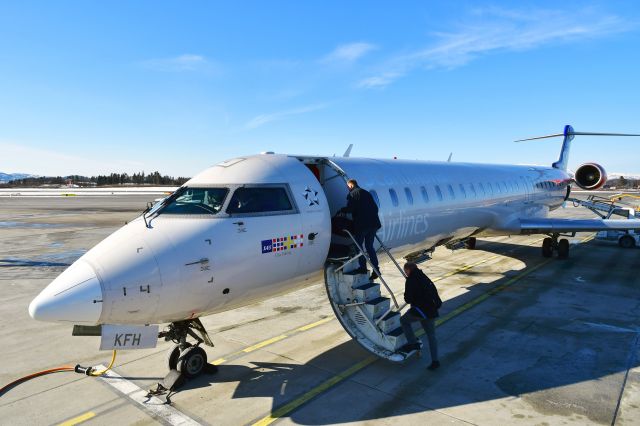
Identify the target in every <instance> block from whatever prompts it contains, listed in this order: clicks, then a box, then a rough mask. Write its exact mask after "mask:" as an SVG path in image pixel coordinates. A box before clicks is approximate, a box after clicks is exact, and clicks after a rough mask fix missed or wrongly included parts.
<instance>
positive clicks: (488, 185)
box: [487, 182, 493, 195]
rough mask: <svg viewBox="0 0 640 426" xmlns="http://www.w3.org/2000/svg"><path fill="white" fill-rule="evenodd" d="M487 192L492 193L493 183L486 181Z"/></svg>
mask: <svg viewBox="0 0 640 426" xmlns="http://www.w3.org/2000/svg"><path fill="white" fill-rule="evenodd" d="M487 194H488V195H493V185H491V182H487Z"/></svg>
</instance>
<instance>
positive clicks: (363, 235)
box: [340, 179, 382, 280]
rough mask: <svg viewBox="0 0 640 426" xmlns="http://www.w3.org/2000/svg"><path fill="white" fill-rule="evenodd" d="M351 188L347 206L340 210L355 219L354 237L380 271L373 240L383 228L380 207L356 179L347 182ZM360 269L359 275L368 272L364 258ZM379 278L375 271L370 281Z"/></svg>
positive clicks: (361, 258) (360, 260) (361, 260)
mask: <svg viewBox="0 0 640 426" xmlns="http://www.w3.org/2000/svg"><path fill="white" fill-rule="evenodd" d="M347 186H348V187H349V194H348V195H347V206H346V207H343V208H342V209H340V211H341V212H343V213H351V216H352V218H353V237H354V238H355V239H356V242H357V243H358V245H360V247H362V243H363V242H364V248H365V250H366V251H367V254H368V255H369V259H370V260H371V263H372V264H373V266H375V269H376V270H379V269H378V257H377V256H376V251H375V249H374V248H373V240H374V239H375V236H376V232H377V231H378V229H380V228H382V224H381V223H380V218H378V205H377V204H376V202H375V201H374V200H373V197H372V196H371V194H370V193H369V191H366V190H364V189H362V188H360V187H359V186H358V182H356V180H355V179H349V180H348V181H347ZM358 260H359V262H360V268H359V269H358V270H357V272H359V273H366V272H367V261H366V260H365V258H364V256H361V257H360V258H359V259H358ZM376 278H378V274H376V271H375V270H374V271H373V273H372V274H371V277H370V279H372V280H374V279H376Z"/></svg>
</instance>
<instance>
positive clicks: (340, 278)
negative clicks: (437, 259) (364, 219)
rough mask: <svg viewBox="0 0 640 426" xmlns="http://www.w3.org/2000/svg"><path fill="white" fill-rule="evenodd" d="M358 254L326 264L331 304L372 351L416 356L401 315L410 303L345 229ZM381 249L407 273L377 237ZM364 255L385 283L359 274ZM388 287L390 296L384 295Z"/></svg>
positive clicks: (394, 358)
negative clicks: (402, 301) (399, 295)
mask: <svg viewBox="0 0 640 426" xmlns="http://www.w3.org/2000/svg"><path fill="white" fill-rule="evenodd" d="M344 232H345V234H347V235H348V236H349V237H350V238H351V240H352V242H353V244H354V246H355V247H356V254H355V255H354V256H347V257H341V258H329V259H328V261H327V264H326V265H325V285H326V289H327V295H328V296H329V300H330V302H331V307H332V308H333V311H334V313H335V315H336V317H337V318H338V321H339V322H340V324H341V325H342V326H343V327H344V329H345V330H346V331H347V333H348V334H349V335H350V336H351V337H352V338H353V339H354V340H355V341H356V342H358V344H360V345H361V346H362V347H363V348H365V349H366V350H368V351H369V352H371V353H373V354H374V355H377V356H379V357H381V358H385V359H388V360H390V361H394V362H401V361H404V360H406V359H407V358H409V357H411V356H412V355H414V354H415V353H416V352H418V351H416V350H410V351H406V350H403V347H404V346H405V345H406V344H407V339H406V337H405V335H404V332H403V331H402V327H401V325H400V316H401V314H402V310H403V309H404V308H405V306H406V304H402V305H400V304H398V301H397V299H396V297H395V295H394V294H393V291H392V290H391V289H390V288H389V286H388V284H387V282H386V281H385V278H384V277H383V276H382V275H381V274H380V271H379V270H378V269H377V268H376V267H375V266H373V264H372V263H371V260H370V259H369V256H368V255H367V253H366V251H365V250H364V248H363V247H361V246H360V245H359V244H358V243H357V242H356V241H355V239H354V238H353V235H352V234H351V233H350V232H349V231H347V230H345V231H344ZM376 239H377V240H378V243H379V244H380V249H381V251H383V252H384V253H385V254H386V255H387V256H389V258H390V259H391V261H392V262H393V263H394V264H395V266H396V267H397V268H398V270H399V271H400V273H401V274H402V276H403V277H404V278H406V275H405V273H404V271H403V270H402V268H401V267H400V265H399V264H398V262H397V261H396V260H395V259H394V257H393V256H392V255H391V253H390V252H389V251H388V250H387V248H386V247H385V246H384V244H383V243H382V241H381V240H380V239H379V238H378V237H377V236H376ZM360 257H364V258H365V259H366V261H367V264H368V265H369V266H370V267H371V268H372V269H373V271H374V272H375V273H376V274H377V275H378V279H379V280H380V282H381V284H379V283H376V282H373V281H372V280H370V279H369V277H368V273H366V272H365V273H358V272H357V270H358V266H359V264H358V260H359V258H360ZM382 287H384V289H385V291H386V294H387V295H388V297H387V296H383V295H382V292H381V290H382Z"/></svg>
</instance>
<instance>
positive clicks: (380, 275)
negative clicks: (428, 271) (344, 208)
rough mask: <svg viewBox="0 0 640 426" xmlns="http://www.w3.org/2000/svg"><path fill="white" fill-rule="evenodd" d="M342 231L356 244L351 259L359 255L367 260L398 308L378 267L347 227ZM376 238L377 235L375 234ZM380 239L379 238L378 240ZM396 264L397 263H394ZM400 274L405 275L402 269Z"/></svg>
mask: <svg viewBox="0 0 640 426" xmlns="http://www.w3.org/2000/svg"><path fill="white" fill-rule="evenodd" d="M343 231H344V232H346V233H347V235H349V238H351V241H353V243H354V244H355V245H356V247H357V248H358V251H359V253H358V255H357V256H355V257H354V258H353V259H356V258H358V257H360V256H364V258H365V260H366V261H367V263H368V264H369V265H371V269H373V271H374V272H375V273H376V274H377V275H378V278H379V279H380V281H381V282H382V284H383V285H384V288H386V289H387V292H388V293H389V295H390V296H391V299H392V300H393V304H394V305H395V307H396V308H397V309H400V305H398V301H397V300H396V296H395V295H394V294H393V291H391V289H390V288H389V286H388V285H387V283H386V281H385V280H384V278H382V274H380V271H379V270H378V268H376V267H375V266H374V265H373V263H371V259H369V255H367V253H366V252H365V251H364V250H363V248H362V247H360V244H358V242H357V241H356V239H355V237H354V236H353V235H352V234H351V232H349V231H348V230H347V229H343ZM376 238H377V235H376ZM378 241H380V240H378ZM353 259H350V260H348V261H347V263H350V262H351V261H353ZM394 263H395V259H394ZM396 264H397V263H396ZM402 275H403V276H405V278H406V275H405V274H404V271H402Z"/></svg>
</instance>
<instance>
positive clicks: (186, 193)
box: [159, 188, 229, 215]
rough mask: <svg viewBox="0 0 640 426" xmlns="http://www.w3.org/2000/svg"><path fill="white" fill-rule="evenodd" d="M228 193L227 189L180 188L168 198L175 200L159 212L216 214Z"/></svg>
mask: <svg viewBox="0 0 640 426" xmlns="http://www.w3.org/2000/svg"><path fill="white" fill-rule="evenodd" d="M228 193H229V189H227V188H180V189H178V191H176V192H175V193H174V195H170V196H169V198H171V197H175V198H173V199H172V200H171V201H169V204H167V205H166V206H165V207H164V208H162V207H160V208H162V210H159V211H160V214H189V215H192V214H198V215H200V214H204V215H207V214H209V215H213V214H217V213H218V212H220V209H221V208H222V205H223V204H224V200H225V198H226V197H227V194H228Z"/></svg>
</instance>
